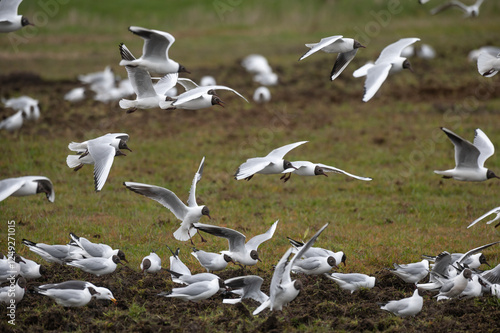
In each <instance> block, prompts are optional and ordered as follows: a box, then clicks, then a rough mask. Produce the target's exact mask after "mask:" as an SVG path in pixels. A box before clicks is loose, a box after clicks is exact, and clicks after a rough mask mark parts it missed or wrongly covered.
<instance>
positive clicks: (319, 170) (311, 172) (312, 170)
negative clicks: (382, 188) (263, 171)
mask: <svg viewBox="0 0 500 333" xmlns="http://www.w3.org/2000/svg"><path fill="white" fill-rule="evenodd" d="M290 163H292V165H293V166H294V167H295V168H297V169H295V170H292V171H291V172H290V173H288V175H286V174H285V175H283V176H282V177H281V178H280V179H283V181H284V182H285V183H286V182H287V181H288V180H289V179H290V177H291V176H292V173H293V174H296V175H299V176H325V177H328V175H327V174H326V173H327V172H334V173H340V174H343V175H346V176H349V177H352V178H356V179H359V180H364V181H370V180H372V178H369V177H360V176H356V175H353V174H350V173H348V172H346V171H344V170H341V169H338V168H336V167H332V166H329V165H326V164H321V163H312V162H309V161H293V162H290Z"/></svg>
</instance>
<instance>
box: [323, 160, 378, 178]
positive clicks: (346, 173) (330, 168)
mask: <svg viewBox="0 0 500 333" xmlns="http://www.w3.org/2000/svg"><path fill="white" fill-rule="evenodd" d="M318 166H319V167H320V168H321V169H323V171H324V172H335V173H341V174H344V175H346V176H349V177H352V178H356V179H359V180H364V181H370V180H372V178H369V177H361V176H356V175H353V174H351V173H349V172H346V171H344V170H341V169H338V168H336V167H332V166H329V165H325V164H321V163H318Z"/></svg>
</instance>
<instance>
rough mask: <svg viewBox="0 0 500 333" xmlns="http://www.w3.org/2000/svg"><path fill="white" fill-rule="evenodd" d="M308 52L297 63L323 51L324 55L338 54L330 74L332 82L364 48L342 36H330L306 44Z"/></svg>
mask: <svg viewBox="0 0 500 333" xmlns="http://www.w3.org/2000/svg"><path fill="white" fill-rule="evenodd" d="M306 46H307V47H308V48H310V50H309V51H307V52H306V53H305V54H304V55H303V56H302V57H300V59H299V61H300V60H302V59H304V58H307V57H308V56H310V55H311V54H313V53H315V52H318V51H320V50H321V51H323V52H326V53H338V56H337V60H335V64H334V65H333V68H332V71H331V73H330V80H331V81H333V80H335V79H336V78H337V76H339V75H340V73H342V71H343V70H344V69H345V68H346V67H347V65H349V63H350V62H351V60H352V59H354V56H355V55H356V53H357V52H358V49H359V48H364V46H363V45H361V43H360V42H358V41H357V40H354V39H352V38H343V36H340V35H338V36H330V37H325V38H322V39H321V40H320V41H319V42H318V43H314V44H306Z"/></svg>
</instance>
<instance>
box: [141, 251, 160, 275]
mask: <svg viewBox="0 0 500 333" xmlns="http://www.w3.org/2000/svg"><path fill="white" fill-rule="evenodd" d="M140 267H141V271H142V272H143V273H144V274H146V272H147V273H156V272H159V271H161V258H160V257H159V256H158V255H157V254H156V253H154V252H151V253H150V254H149V255H148V256H146V257H144V258H143V259H142V261H141V265H140Z"/></svg>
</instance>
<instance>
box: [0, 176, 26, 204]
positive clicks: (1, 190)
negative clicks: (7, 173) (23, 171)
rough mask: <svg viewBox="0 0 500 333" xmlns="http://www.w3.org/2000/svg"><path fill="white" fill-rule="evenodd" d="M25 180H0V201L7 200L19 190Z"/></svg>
mask: <svg viewBox="0 0 500 333" xmlns="http://www.w3.org/2000/svg"><path fill="white" fill-rule="evenodd" d="M25 183H26V180H24V179H22V178H8V179H4V180H0V201H2V200H5V199H7V198H8V197H10V195H11V194H12V193H14V192H16V191H17V190H19V189H20V188H21V187H22V186H23V185H24V184H25Z"/></svg>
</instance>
